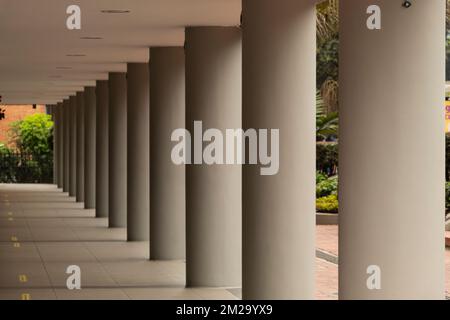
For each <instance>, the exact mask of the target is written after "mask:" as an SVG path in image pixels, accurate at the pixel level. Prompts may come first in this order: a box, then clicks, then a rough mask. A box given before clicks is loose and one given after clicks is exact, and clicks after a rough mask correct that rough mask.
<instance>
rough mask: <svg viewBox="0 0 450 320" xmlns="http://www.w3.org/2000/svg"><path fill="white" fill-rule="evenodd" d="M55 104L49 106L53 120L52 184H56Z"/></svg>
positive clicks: (56, 125)
mask: <svg viewBox="0 0 450 320" xmlns="http://www.w3.org/2000/svg"><path fill="white" fill-rule="evenodd" d="M56 111H57V110H56V105H55V104H53V105H51V106H50V114H51V117H52V121H53V184H56V185H58V136H57V130H58V125H59V123H58V120H57V116H56Z"/></svg>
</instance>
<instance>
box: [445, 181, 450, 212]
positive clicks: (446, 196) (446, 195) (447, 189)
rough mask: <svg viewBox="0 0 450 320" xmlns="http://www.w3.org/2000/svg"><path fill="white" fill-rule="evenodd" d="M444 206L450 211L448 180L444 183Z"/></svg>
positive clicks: (449, 184) (449, 185) (449, 183)
mask: <svg viewBox="0 0 450 320" xmlns="http://www.w3.org/2000/svg"><path fill="white" fill-rule="evenodd" d="M445 208H446V211H447V212H450V182H446V183H445Z"/></svg>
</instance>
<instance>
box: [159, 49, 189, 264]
mask: <svg viewBox="0 0 450 320" xmlns="http://www.w3.org/2000/svg"><path fill="white" fill-rule="evenodd" d="M150 59H151V60H150V88H151V95H150V106H151V108H150V163H151V165H150V177H151V179H150V259H151V260H182V259H185V257H186V169H185V166H184V165H180V166H177V165H175V164H174V163H173V162H172V161H171V160H170V157H169V155H170V154H171V152H172V145H171V143H169V142H170V140H169V137H170V136H171V135H172V132H173V131H174V130H176V129H179V128H184V127H185V125H186V122H185V121H186V120H185V119H186V117H185V115H186V111H185V104H186V103H185V79H184V78H185V68H184V65H185V61H184V49H183V48H182V47H171V48H152V49H151V50H150Z"/></svg>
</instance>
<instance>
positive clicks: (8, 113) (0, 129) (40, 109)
mask: <svg viewBox="0 0 450 320" xmlns="http://www.w3.org/2000/svg"><path fill="white" fill-rule="evenodd" d="M0 109H2V110H5V119H3V120H0V143H5V144H7V143H8V130H9V128H10V124H11V122H14V121H18V120H22V119H23V118H25V117H26V116H29V115H32V114H35V113H45V106H43V105H38V106H37V107H36V109H33V106H32V105H13V106H8V105H0Z"/></svg>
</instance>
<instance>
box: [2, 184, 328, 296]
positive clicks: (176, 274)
mask: <svg viewBox="0 0 450 320" xmlns="http://www.w3.org/2000/svg"><path fill="white" fill-rule="evenodd" d="M328 236H330V238H331V239H333V237H332V235H328ZM334 239H336V238H334ZM148 252H149V243H148V242H147V241H144V242H127V241H126V229H125V228H116V229H114V228H108V221H107V218H95V213H94V211H93V210H88V209H83V208H82V206H81V205H80V204H77V203H76V202H75V199H74V198H71V197H69V196H68V194H67V193H63V192H62V191H61V190H58V189H57V188H56V187H55V186H53V185H0V266H1V269H0V300H3V299H8V300H21V299H33V300H39V299H101V300H103V299H144V300H146V299H151V300H162V299H182V300H199V299H206V300H236V299H240V297H241V289H240V288H228V289H223V288H222V289H220V288H218V289H214V288H185V283H186V281H185V268H186V264H185V261H149V260H148V258H149V254H148ZM316 264H317V279H316V283H317V290H316V298H317V299H326V300H331V299H337V266H336V265H335V264H333V263H330V262H328V261H325V260H323V259H316ZM69 265H78V266H79V267H80V268H81V270H82V278H81V279H82V290H73V291H70V290H67V286H66V280H67V277H68V275H67V274H66V268H67V267H68V266H69Z"/></svg>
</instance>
